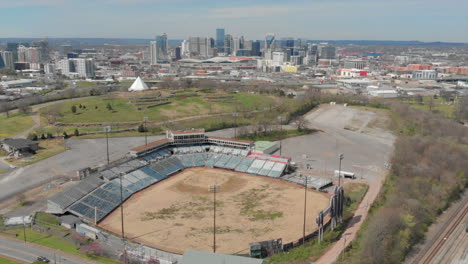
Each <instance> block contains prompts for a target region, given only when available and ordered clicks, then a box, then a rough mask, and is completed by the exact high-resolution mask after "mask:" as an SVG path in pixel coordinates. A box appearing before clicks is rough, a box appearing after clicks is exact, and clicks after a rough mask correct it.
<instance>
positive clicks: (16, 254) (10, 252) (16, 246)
mask: <svg viewBox="0 0 468 264" xmlns="http://www.w3.org/2000/svg"><path fill="white" fill-rule="evenodd" d="M0 255H4V256H7V257H10V258H14V259H17V260H20V261H24V262H27V263H32V262H34V261H36V260H37V257H38V256H43V257H46V258H48V259H49V260H50V263H57V264H62V263H63V264H83V263H93V262H91V261H89V262H88V261H84V260H79V259H77V258H78V257H71V256H70V255H68V254H65V253H63V252H60V251H58V250H53V249H48V248H45V247H41V246H38V245H34V244H30V243H24V242H22V241H20V240H15V239H10V238H6V237H2V236H0Z"/></svg>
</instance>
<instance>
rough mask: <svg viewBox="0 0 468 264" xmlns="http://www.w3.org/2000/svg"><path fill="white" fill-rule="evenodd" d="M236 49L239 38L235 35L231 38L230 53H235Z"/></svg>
mask: <svg viewBox="0 0 468 264" xmlns="http://www.w3.org/2000/svg"><path fill="white" fill-rule="evenodd" d="M238 50H240V46H239V38H238V37H235V38H233V43H232V54H234V55H235V54H236V52H237V51H238Z"/></svg>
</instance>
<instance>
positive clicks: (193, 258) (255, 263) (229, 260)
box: [182, 250, 263, 264]
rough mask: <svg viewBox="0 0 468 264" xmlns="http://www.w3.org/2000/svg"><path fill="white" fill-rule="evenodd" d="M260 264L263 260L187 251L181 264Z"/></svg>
mask: <svg viewBox="0 0 468 264" xmlns="http://www.w3.org/2000/svg"><path fill="white" fill-rule="evenodd" d="M198 263H205V264H221V263H223V264H261V263H263V259H254V258H247V257H240V256H234V255H225V254H219V253H211V252H203V251H198V250H187V251H185V253H184V256H183V257H182V264H198Z"/></svg>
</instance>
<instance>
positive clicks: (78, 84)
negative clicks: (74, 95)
mask: <svg viewBox="0 0 468 264" xmlns="http://www.w3.org/2000/svg"><path fill="white" fill-rule="evenodd" d="M96 85H97V84H96V83H95V82H88V81H78V82H76V87H77V88H85V87H91V86H96Z"/></svg>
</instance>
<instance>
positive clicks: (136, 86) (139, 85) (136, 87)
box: [128, 76, 149, 92]
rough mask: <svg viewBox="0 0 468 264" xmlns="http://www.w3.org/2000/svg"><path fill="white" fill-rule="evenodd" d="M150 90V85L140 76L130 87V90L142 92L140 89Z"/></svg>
mask: <svg viewBox="0 0 468 264" xmlns="http://www.w3.org/2000/svg"><path fill="white" fill-rule="evenodd" d="M146 90H149V88H148V86H147V85H146V83H145V82H144V81H143V80H142V79H141V78H140V76H138V78H137V79H136V80H135V82H133V84H132V86H130V88H128V91H129V92H140V91H146Z"/></svg>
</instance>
